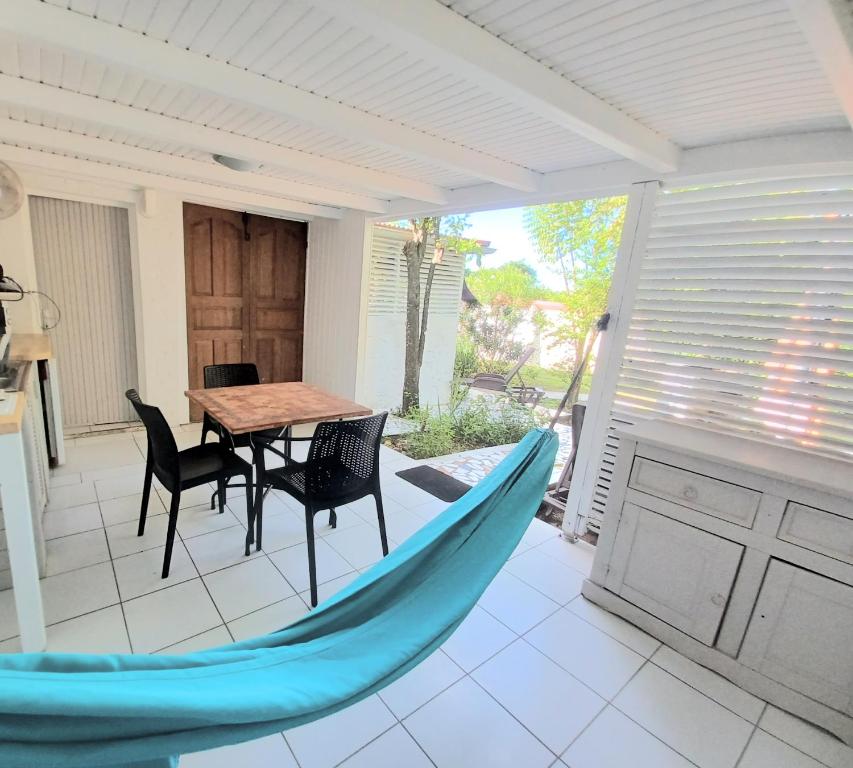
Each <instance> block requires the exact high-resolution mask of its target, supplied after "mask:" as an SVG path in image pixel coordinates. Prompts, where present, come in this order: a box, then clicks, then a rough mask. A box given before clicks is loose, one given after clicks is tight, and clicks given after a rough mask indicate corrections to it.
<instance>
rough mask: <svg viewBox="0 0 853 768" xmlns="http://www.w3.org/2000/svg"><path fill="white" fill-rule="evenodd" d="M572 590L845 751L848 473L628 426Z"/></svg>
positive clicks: (851, 483) (851, 693)
mask: <svg viewBox="0 0 853 768" xmlns="http://www.w3.org/2000/svg"><path fill="white" fill-rule="evenodd" d="M583 591H584V595H586V596H587V597H588V598H589V599H591V600H592V601H594V602H596V603H599V604H600V605H602V606H603V607H605V608H607V609H609V610H611V611H613V612H615V613H618V614H620V615H622V616H624V617H625V618H627V619H628V620H629V621H632V622H633V623H635V624H637V625H638V626H640V627H642V628H643V629H645V630H646V631H648V632H650V633H651V634H653V635H655V636H656V637H658V638H659V639H660V640H662V641H664V642H665V643H667V644H668V645H671V646H673V647H674V648H676V649H677V650H679V651H680V652H682V653H684V654H685V655H687V656H688V657H690V658H693V659H694V660H696V661H698V662H699V663H700V664H703V665H705V666H707V667H710V668H711V669H714V670H715V671H717V672H719V673H720V674H722V675H724V676H726V677H728V678H730V679H731V680H733V681H734V682H736V683H737V684H738V685H741V686H742V687H743V688H745V689H747V690H749V691H751V692H753V693H755V694H756V695H758V696H760V697H762V698H764V699H766V700H768V701H770V702H772V703H773V704H776V705H777V706H779V707H782V708H783V709H786V710H788V711H791V712H793V713H794V714H797V715H799V716H801V717H804V718H806V719H808V720H811V721H812V722H815V723H817V724H818V725H820V726H822V727H823V728H826V729H827V730H829V731H831V732H833V733H835V734H837V735H838V736H839V737H840V738H842V739H843V740H844V741H846V742H847V743H848V744H853V463H849V462H846V461H843V460H838V459H832V458H825V457H821V456H816V455H813V454H810V453H807V452H805V451H800V450H797V449H793V448H783V447H781V446H774V445H768V444H764V443H759V442H757V441H754V440H750V439H747V438H744V437H737V436H733V435H724V434H721V433H717V432H713V431H710V430H706V429H701V428H698V427H693V426H688V425H683V424H670V423H665V422H657V421H655V422H647V423H645V424H643V425H638V426H636V427H630V428H627V429H625V430H623V431H622V433H621V434H620V445H619V452H618V455H617V461H616V466H615V468H614V474H613V483H612V486H611V490H610V495H609V498H608V502H607V511H606V515H605V519H604V525H603V527H602V532H601V536H600V539H599V546H598V551H597V553H596V558H595V563H594V565H593V570H592V573H591V576H590V579H589V580H588V581H587V582H586V583H585V584H584V590H583Z"/></svg>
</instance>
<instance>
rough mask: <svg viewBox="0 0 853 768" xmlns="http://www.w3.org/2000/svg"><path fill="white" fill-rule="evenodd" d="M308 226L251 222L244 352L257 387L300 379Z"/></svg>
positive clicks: (267, 220) (280, 221)
mask: <svg viewBox="0 0 853 768" xmlns="http://www.w3.org/2000/svg"><path fill="white" fill-rule="evenodd" d="M307 232H308V228H307V225H306V224H304V223H302V222H296V221H286V220H284V219H271V218H267V217H264V216H252V217H251V219H250V222H249V235H250V240H249V252H250V262H251V265H252V266H251V269H252V279H251V284H250V292H251V293H250V298H249V301H250V320H249V328H250V331H249V345H248V352H249V354H250V356H251V359H253V360H254V361H255V363H256V364H257V366H258V372H259V373H260V376H261V381H262V382H273V381H299V380H300V379H301V378H302V329H303V318H304V308H305V251H306V248H307Z"/></svg>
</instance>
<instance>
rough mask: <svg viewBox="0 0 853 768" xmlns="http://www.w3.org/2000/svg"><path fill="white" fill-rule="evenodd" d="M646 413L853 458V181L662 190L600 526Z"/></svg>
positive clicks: (603, 466)
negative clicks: (628, 434)
mask: <svg viewBox="0 0 853 768" xmlns="http://www.w3.org/2000/svg"><path fill="white" fill-rule="evenodd" d="M646 418H662V419H668V420H674V419H677V420H680V421H694V422H699V423H702V424H704V425H705V426H708V427H710V428H713V429H716V430H718V431H726V432H730V433H743V434H748V435H749V436H750V437H753V438H758V439H760V440H764V441H767V442H773V443H777V444H779V443H782V444H787V445H791V446H795V447H800V448H804V449H807V450H809V451H811V452H813V453H818V454H825V455H828V456H835V457H841V458H847V459H851V460H853V177H850V176H830V177H820V178H809V179H785V180H772V181H762V182H749V183H736V184H721V185H713V186H703V187H692V188H686V189H667V188H662V189H661V191H660V192H659V194H658V199H657V205H656V208H655V213H654V216H653V221H652V227H651V231H650V234H649V238H648V243H647V247H646V253H645V256H644V259H643V262H642V265H641V269H640V280H639V285H638V289H637V295H636V300H635V305H634V310H633V313H632V318H631V323H630V330H629V333H628V339H627V344H626V349H625V354H624V358H623V360H622V364H621V369H620V372H619V379H618V385H617V392H616V397H615V401H614V405H613V409H612V412H611V430H610V434H609V435H608V440H607V447H606V448H605V452H604V455H603V456H602V459H601V463H600V467H599V475H598V487H597V489H596V494H595V500H594V502H593V510H592V515H591V519H590V527H592V528H597V527H598V526H597V521H598V520H600V518H601V516H602V514H603V511H604V503H605V502H606V499H607V492H608V489H609V483H610V476H611V471H612V466H613V457H614V453H615V449H616V442H617V441H616V438H615V436H614V435H613V434H612V429H613V427H614V426H616V425H618V424H619V423H620V422H623V423H635V422H636V421H638V420H641V419H646Z"/></svg>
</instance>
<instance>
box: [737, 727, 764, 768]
mask: <svg viewBox="0 0 853 768" xmlns="http://www.w3.org/2000/svg"><path fill="white" fill-rule="evenodd" d="M757 730H758V724H755V725H754V726H753V727H752V730H751V731H750V732H749V738H748V739H747V740H746V743H745V744H744V745H743V749H741V751H740V754H739V755H738V757H737V760H735V763H734V765H733V766H732V768H739V766H740V764H741V763H742V762H743V758H744V755H746V752H747V750H748V749H749V745H750V744H752V740H753V738H754V737H755V732H756V731H757Z"/></svg>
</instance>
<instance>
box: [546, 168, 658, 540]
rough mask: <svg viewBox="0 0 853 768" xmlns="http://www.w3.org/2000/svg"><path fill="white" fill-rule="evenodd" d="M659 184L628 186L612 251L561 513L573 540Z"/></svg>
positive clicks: (590, 483)
mask: <svg viewBox="0 0 853 768" xmlns="http://www.w3.org/2000/svg"><path fill="white" fill-rule="evenodd" d="M659 187H660V182H658V181H645V182H639V183H637V184H634V185H633V186H632V187H631V191H630V193H629V194H628V207H627V209H626V211H625V224H624V227H623V229H622V241H621V242H620V244H619V251H618V253H617V255H616V268H615V270H614V272H613V282H612V283H611V285H610V295H609V297H608V300H607V306H608V310H609V312H610V324H609V326H608V329H607V331H606V332H605V333H604V334H603V335H602V337H601V345H600V346H599V350H598V357H597V359H596V364H595V373H594V374H593V377H592V386H591V388H590V394H589V401H588V403H587V407H586V416H585V418H584V423H583V430H582V431H581V439H580V444H579V445H578V456H577V460H576V462H575V467H574V471H573V473H572V482H571V485H570V487H569V497H568V499H567V500H566V514H565V516H564V517H563V535H564V536H565V537H566V538H569V539H571V540H574V538H575V535H576V532H577V531H578V529H579V527H580V525H579V524H580V523H581V522H582V520H583V519H584V518H586V517H587V513H588V510H589V508H590V506H591V505H592V497H593V493H594V492H595V483H596V478H597V476H598V463H599V461H600V459H601V452H602V450H603V449H604V440H605V436H606V433H607V424H608V422H609V420H610V409H611V407H612V406H613V398H614V396H615V394H616V383H617V381H618V380H619V368H620V365H621V363H622V356H623V354H624V352H625V341H626V339H627V337H628V328H629V326H630V324H631V315H632V313H633V309H634V297H635V295H636V292H637V282H638V280H639V276H640V265H641V264H642V261H643V256H644V254H645V250H646V239H647V238H648V234H649V227H650V225H651V220H652V214H653V212H654V208H655V198H656V197H657V192H658V188H659Z"/></svg>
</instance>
